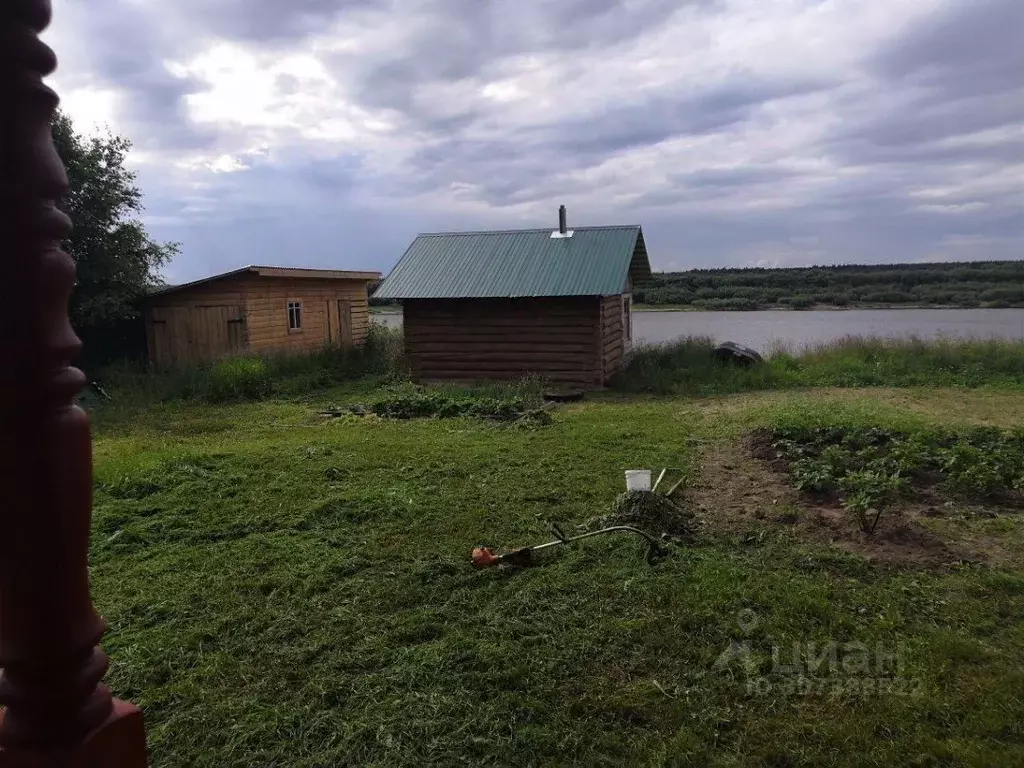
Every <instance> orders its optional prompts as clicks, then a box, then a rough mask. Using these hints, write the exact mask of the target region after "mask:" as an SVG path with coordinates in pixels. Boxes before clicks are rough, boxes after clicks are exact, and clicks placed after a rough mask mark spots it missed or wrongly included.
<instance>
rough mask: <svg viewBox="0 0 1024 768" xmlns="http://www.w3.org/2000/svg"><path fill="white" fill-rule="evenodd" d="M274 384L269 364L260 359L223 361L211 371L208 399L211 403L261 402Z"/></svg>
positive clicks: (237, 358)
mask: <svg viewBox="0 0 1024 768" xmlns="http://www.w3.org/2000/svg"><path fill="white" fill-rule="evenodd" d="M272 386H273V384H272V381H271V378H270V374H269V372H268V371H267V364H266V363H265V362H264V361H263V360H261V359H260V358H258V357H234V358H229V359H227V360H221V361H220V362H218V363H216V364H215V365H214V366H213V367H212V368H211V369H210V377H209V385H208V387H207V390H206V399H207V400H209V401H210V402H211V403H222V402H225V401H227V400H261V399H263V398H264V397H266V396H267V395H269V394H270V391H271V388H272Z"/></svg>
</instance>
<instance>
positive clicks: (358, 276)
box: [148, 266, 381, 296]
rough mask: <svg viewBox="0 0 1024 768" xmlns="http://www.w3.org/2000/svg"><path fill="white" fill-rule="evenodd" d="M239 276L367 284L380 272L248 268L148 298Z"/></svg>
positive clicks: (173, 287)
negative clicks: (355, 281)
mask: <svg viewBox="0 0 1024 768" xmlns="http://www.w3.org/2000/svg"><path fill="white" fill-rule="evenodd" d="M240 275H253V276H255V277H286V278H303V279H312V280H365V281H367V282H370V281H373V280H380V277H381V274H380V272H352V271H347V270H342V269H304V268H301V267H258V266H248V267H242V268H241V269H233V270H231V271H230V272H222V273H220V274H219V275H211V276H210V277H204V278H202V279H201V280H193V281H192V282H190V283H182V284H180V285H162V286H159V287H157V288H156V289H154V290H152V291H150V292H149V294H148V296H166V295H167V294H168V293H175V292H177V291H184V290H187V289H189V288H193V287H195V286H197V285H203V284H204V283H212V282H213V281H214V280H223V279H225V278H228V277H238V276H240Z"/></svg>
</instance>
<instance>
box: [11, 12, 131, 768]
mask: <svg viewBox="0 0 1024 768" xmlns="http://www.w3.org/2000/svg"><path fill="white" fill-rule="evenodd" d="M49 20H50V3H49V0H3V2H2V3H0V668H2V670H3V671H2V676H0V705H2V706H3V707H5V709H4V710H3V712H2V722H0V766H3V767H4V768H8V767H9V766H10V767H13V766H83V767H84V766H89V767H90V768H91V767H92V766H101V765H102V766H126V767H127V766H130V767H131V768H135V767H136V766H143V765H145V736H144V733H143V729H142V718H141V713H140V712H139V710H138V709H137V708H135V707H134V706H132V705H130V704H124V703H122V702H115V701H113V700H112V699H111V696H110V692H109V691H108V690H107V688H106V686H104V685H103V684H102V682H101V679H102V678H103V675H104V673H105V672H106V669H107V658H106V656H105V655H104V654H103V652H102V651H101V650H100V649H99V648H98V647H97V643H98V642H99V640H100V637H101V636H102V634H103V631H104V629H105V624H104V622H103V620H102V619H101V618H100V617H99V616H98V615H97V614H96V612H95V610H94V609H93V606H92V601H91V599H90V596H89V579H88V570H87V568H88V545H89V527H90V518H91V507H92V446H91V438H90V432H89V419H88V416H87V415H86V414H85V413H84V412H83V411H82V410H81V409H80V408H78V407H77V406H76V405H74V398H75V396H76V395H77V394H78V393H79V392H80V391H81V389H82V387H83V386H84V384H85V377H84V376H83V374H82V373H81V372H80V371H78V370H76V369H75V368H73V367H71V365H70V362H71V360H72V358H73V357H74V356H75V354H76V353H77V351H78V349H79V347H80V342H79V340H78V338H77V337H76V336H75V334H74V331H73V330H72V329H71V325H70V322H69V320H68V297H69V295H70V293H71V289H72V287H73V285H74V280H75V267H74V262H73V261H72V260H71V258H70V257H69V256H68V255H67V254H65V253H64V252H63V251H61V250H60V241H61V240H62V239H63V238H65V237H66V236H67V234H68V232H69V231H70V229H71V222H70V221H69V220H68V218H67V217H66V216H65V215H64V214H62V213H60V212H59V211H58V210H57V209H56V208H55V207H54V201H55V200H56V199H57V198H58V197H59V196H60V195H61V194H62V193H63V192H64V191H65V189H66V187H67V178H66V176H65V173H64V168H63V166H62V165H61V162H60V159H59V158H58V157H57V154H56V152H55V150H54V147H53V142H52V139H51V135H50V118H51V116H52V114H53V110H54V109H55V107H56V105H57V97H56V95H55V94H54V93H53V91H51V90H50V89H49V88H47V87H46V86H45V85H44V84H43V82H42V78H43V76H45V75H47V74H49V73H50V72H51V71H53V69H54V67H55V66H56V59H55V57H54V55H53V52H52V51H51V50H50V49H49V48H48V47H47V46H46V45H44V44H43V43H42V42H40V41H39V39H38V34H39V32H40V31H41V30H42V29H44V28H45V27H46V25H47V24H48V23H49Z"/></svg>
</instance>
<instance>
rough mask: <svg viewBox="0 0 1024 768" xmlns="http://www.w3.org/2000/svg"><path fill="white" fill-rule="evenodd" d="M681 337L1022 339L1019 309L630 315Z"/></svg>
mask: <svg viewBox="0 0 1024 768" xmlns="http://www.w3.org/2000/svg"><path fill="white" fill-rule="evenodd" d="M372 317H373V321H374V322H376V323H382V324H385V325H389V326H392V327H400V326H401V324H402V315H401V313H380V314H374V315H372ZM682 336H710V337H711V338H713V339H715V341H735V342H738V343H740V344H743V345H745V346H748V347H753V348H754V349H757V350H759V351H762V352H764V351H767V350H770V349H771V348H772V347H774V346H776V345H779V344H782V345H785V346H787V347H789V348H791V349H794V350H799V349H800V348H802V347H805V346H808V345H814V344H821V343H823V342H828V341H832V340H834V339H838V338H842V337H843V336H883V337H887V338H904V337H908V336H918V337H921V338H935V337H938V336H950V337H952V336H956V337H961V338H993V337H998V338H1004V339H1024V309H849V310H832V311H824V312H799V311H793V310H789V311H785V310H782V311H773V310H765V311H760V312H634V313H633V338H634V340H635V341H636V342H637V343H647V344H660V343H663V342H666V341H672V340H674V339H678V338H680V337H682Z"/></svg>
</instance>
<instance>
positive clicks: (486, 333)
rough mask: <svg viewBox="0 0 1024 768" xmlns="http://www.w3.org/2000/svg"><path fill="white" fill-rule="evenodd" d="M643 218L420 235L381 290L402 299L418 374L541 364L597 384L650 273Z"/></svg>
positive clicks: (546, 374)
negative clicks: (638, 289)
mask: <svg viewBox="0 0 1024 768" xmlns="http://www.w3.org/2000/svg"><path fill="white" fill-rule="evenodd" d="M650 275H651V267H650V262H649V260H648V257H647V248H646V246H645V244H644V236H643V231H642V230H641V228H640V227H639V226H637V225H633V226H607V227H578V228H576V229H572V230H571V229H569V228H568V227H567V225H566V221H565V207H564V206H562V207H561V209H560V210H559V227H558V229H555V230H550V229H524V230H512V231H499V232H454V233H440V234H423V235H419V236H418V237H417V238H416V239H415V240H414V241H413V243H412V245H410V246H409V248H408V250H407V251H406V252H405V255H404V256H403V257H402V259H401V260H400V261H399V262H398V264H397V265H396V266H395V268H394V270H393V271H392V272H391V274H390V275H389V276H388V278H387V279H386V280H385V281H384V283H383V284H382V285H381V286H380V288H379V289H378V290H377V292H376V293H375V294H374V296H375V298H380V299H392V300H395V299H400V300H401V301H402V305H403V312H404V321H403V325H404V333H405V352H406V357H407V361H408V363H409V366H410V369H411V372H412V375H413V378H414V379H416V380H417V381H460V380H461V381H472V380H481V379H506V380H507V379H515V378H520V377H523V376H527V375H531V374H533V375H537V376H540V377H543V378H545V379H548V380H550V381H552V382H555V383H558V384H560V385H563V386H567V387H582V388H595V387H601V386H603V385H604V383H605V382H607V380H608V379H609V378H610V377H611V376H612V375H613V374H614V373H615V372H616V371H617V370H618V368H619V367H620V365H621V364H622V361H623V357H624V355H625V352H626V349H627V348H628V345H629V343H630V341H631V336H632V323H631V321H630V303H631V294H632V290H633V285H635V284H637V283H640V282H642V281H646V280H648V279H649V278H650Z"/></svg>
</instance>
